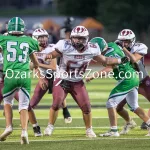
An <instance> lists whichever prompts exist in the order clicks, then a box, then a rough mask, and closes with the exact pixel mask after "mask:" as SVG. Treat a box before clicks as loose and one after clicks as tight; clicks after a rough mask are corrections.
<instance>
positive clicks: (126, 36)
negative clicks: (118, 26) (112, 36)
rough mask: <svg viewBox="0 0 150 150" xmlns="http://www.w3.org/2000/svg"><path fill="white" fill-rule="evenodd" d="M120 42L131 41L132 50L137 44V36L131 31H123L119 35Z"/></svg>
mask: <svg viewBox="0 0 150 150" xmlns="http://www.w3.org/2000/svg"><path fill="white" fill-rule="evenodd" d="M118 40H120V41H125V40H130V42H131V43H130V44H129V47H130V48H132V46H133V45H134V44H135V40H136V38H135V34H134V32H133V31H132V30H130V29H123V30H122V31H121V32H120V33H119V34H118Z"/></svg>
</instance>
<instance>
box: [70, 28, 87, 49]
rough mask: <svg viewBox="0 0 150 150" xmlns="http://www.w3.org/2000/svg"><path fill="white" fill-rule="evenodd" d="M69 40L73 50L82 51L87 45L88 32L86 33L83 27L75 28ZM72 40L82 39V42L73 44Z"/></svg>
mask: <svg viewBox="0 0 150 150" xmlns="http://www.w3.org/2000/svg"><path fill="white" fill-rule="evenodd" d="M70 38H71V42H72V45H73V46H74V47H75V48H77V49H82V48H83V47H85V46H86V45H87V43H88V39H89V32H88V30H87V29H86V28H85V27H84V26H76V27H75V28H74V29H73V30H72V31H71V35H70ZM73 38H84V41H82V42H79V41H77V42H75V40H73Z"/></svg>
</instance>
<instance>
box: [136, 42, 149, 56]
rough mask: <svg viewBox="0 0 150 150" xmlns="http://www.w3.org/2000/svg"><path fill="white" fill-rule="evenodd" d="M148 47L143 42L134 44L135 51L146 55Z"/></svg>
mask: <svg viewBox="0 0 150 150" xmlns="http://www.w3.org/2000/svg"><path fill="white" fill-rule="evenodd" d="M147 51H148V47H147V46H146V45H145V44H143V43H136V44H135V46H134V50H133V53H139V54H141V55H146V54H147Z"/></svg>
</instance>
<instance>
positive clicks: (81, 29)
mask: <svg viewBox="0 0 150 150" xmlns="http://www.w3.org/2000/svg"><path fill="white" fill-rule="evenodd" d="M83 31H86V29H85V28H80V27H77V28H75V29H74V32H77V33H82V32H83Z"/></svg>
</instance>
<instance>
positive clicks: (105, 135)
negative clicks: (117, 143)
mask: <svg viewBox="0 0 150 150" xmlns="http://www.w3.org/2000/svg"><path fill="white" fill-rule="evenodd" d="M99 136H102V137H110V136H114V137H118V136H120V134H119V132H118V131H116V132H114V131H111V130H110V131H108V132H106V133H104V134H99Z"/></svg>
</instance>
